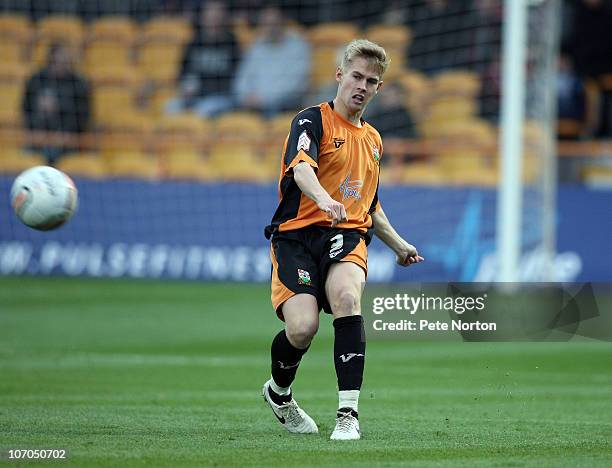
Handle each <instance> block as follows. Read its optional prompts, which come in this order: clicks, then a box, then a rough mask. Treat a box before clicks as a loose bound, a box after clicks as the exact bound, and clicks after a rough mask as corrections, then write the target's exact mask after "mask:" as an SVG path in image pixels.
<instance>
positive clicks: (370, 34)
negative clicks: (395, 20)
mask: <svg viewBox="0 0 612 468" xmlns="http://www.w3.org/2000/svg"><path fill="white" fill-rule="evenodd" d="M365 37H366V38H368V39H369V40H370V41H373V42H376V43H377V44H379V45H381V46H382V47H384V48H385V51H386V52H387V54H388V56H389V57H392V62H391V66H390V67H389V69H388V71H387V72H386V73H385V79H386V80H390V79H396V78H399V77H400V76H402V75H403V73H402V71H403V69H404V68H405V66H406V55H407V52H408V48H409V46H410V41H411V39H412V32H411V31H410V28H409V27H408V26H404V25H402V24H375V25H372V26H370V27H369V28H368V29H366V31H365Z"/></svg>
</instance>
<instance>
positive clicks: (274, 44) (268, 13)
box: [234, 6, 310, 117]
mask: <svg viewBox="0 0 612 468" xmlns="http://www.w3.org/2000/svg"><path fill="white" fill-rule="evenodd" d="M258 28H259V31H258V34H259V35H258V37H257V39H256V40H255V42H254V43H253V44H252V46H251V47H250V48H249V49H248V51H247V52H246V53H245V56H244V59H243V60H242V62H241V63H240V65H239V67H238V72H237V75H236V80H235V82H234V89H235V92H236V97H237V99H238V103H239V106H240V107H241V108H244V109H251V110H255V111H258V112H261V113H262V114H264V115H265V116H267V117H270V116H273V115H274V114H276V113H278V112H282V111H289V110H295V109H297V108H298V107H299V106H300V99H301V98H302V96H303V94H304V92H305V91H306V90H307V89H308V76H309V73H310V47H309V45H308V43H307V42H306V40H305V39H304V38H302V36H301V35H299V34H298V33H296V32H294V31H291V30H289V29H288V27H287V25H286V23H285V19H284V17H283V13H282V12H281V10H280V8H278V7H276V6H267V7H265V8H264V9H263V10H262V11H261V12H260V16H259V22H258Z"/></svg>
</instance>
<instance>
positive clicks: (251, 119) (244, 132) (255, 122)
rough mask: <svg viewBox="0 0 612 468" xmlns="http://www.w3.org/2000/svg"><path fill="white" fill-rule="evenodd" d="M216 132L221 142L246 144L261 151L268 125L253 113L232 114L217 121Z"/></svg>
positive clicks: (225, 115) (224, 115)
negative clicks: (260, 146)
mask: <svg viewBox="0 0 612 468" xmlns="http://www.w3.org/2000/svg"><path fill="white" fill-rule="evenodd" d="M215 130H216V134H217V137H218V139H219V141H220V142H237V143H240V142H244V143H246V144H248V145H250V146H251V147H252V148H253V149H259V145H260V143H261V142H262V139H263V138H264V136H265V134H266V124H265V122H264V120H263V119H262V118H261V117H260V116H259V115H257V114H255V113H252V112H230V113H227V114H223V115H222V116H221V117H219V118H217V119H216V120H215Z"/></svg>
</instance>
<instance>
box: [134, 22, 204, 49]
mask: <svg viewBox="0 0 612 468" xmlns="http://www.w3.org/2000/svg"><path fill="white" fill-rule="evenodd" d="M142 36H143V40H145V41H146V40H152V39H155V40H159V41H163V40H170V41H173V42H179V43H181V44H186V43H187V42H189V41H190V40H191V37H192V36H193V30H192V29H191V25H190V24H189V21H187V20H186V19H185V18H181V17H178V16H158V17H155V18H152V19H150V20H149V21H148V22H146V23H145V24H144V25H143V27H142Z"/></svg>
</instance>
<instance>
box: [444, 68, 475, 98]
mask: <svg viewBox="0 0 612 468" xmlns="http://www.w3.org/2000/svg"><path fill="white" fill-rule="evenodd" d="M480 87H481V82H480V77H479V75H478V73H476V72H472V71H469V70H451V71H447V72H442V73H440V74H439V75H436V76H435V77H434V78H432V89H433V93H434V94H435V95H436V96H437V97H439V96H464V97H469V98H475V97H476V96H477V95H478V93H479V92H480Z"/></svg>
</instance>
